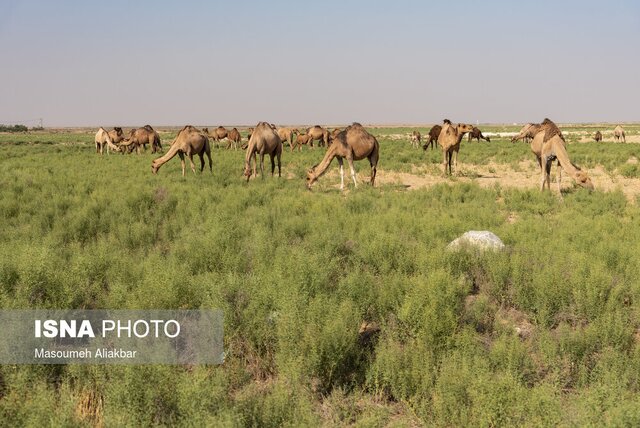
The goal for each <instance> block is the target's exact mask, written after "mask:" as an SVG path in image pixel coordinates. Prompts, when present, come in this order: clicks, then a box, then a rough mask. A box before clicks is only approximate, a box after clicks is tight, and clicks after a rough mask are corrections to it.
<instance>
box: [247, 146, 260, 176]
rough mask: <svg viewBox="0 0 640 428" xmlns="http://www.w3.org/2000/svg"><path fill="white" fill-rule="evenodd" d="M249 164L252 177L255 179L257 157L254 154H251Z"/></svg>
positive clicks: (256, 174)
mask: <svg viewBox="0 0 640 428" xmlns="http://www.w3.org/2000/svg"><path fill="white" fill-rule="evenodd" d="M249 162H250V163H251V169H252V171H253V176H254V177H257V176H258V173H257V172H256V169H257V168H258V156H257V154H256V152H253V153H252V154H251V159H250V160H249Z"/></svg>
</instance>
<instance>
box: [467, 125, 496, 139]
mask: <svg viewBox="0 0 640 428" xmlns="http://www.w3.org/2000/svg"><path fill="white" fill-rule="evenodd" d="M474 138H475V139H476V140H478V143H479V142H480V139H481V138H482V139H483V140H485V141H486V142H487V143H490V142H491V139H490V138H489V137H485V136H484V135H482V131H480V129H478V128H476V127H475V126H474V127H473V129H472V130H471V132H469V140H468V141H469V142H471V140H473V139H474Z"/></svg>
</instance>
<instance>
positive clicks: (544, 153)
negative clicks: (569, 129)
mask: <svg viewBox="0 0 640 428" xmlns="http://www.w3.org/2000/svg"><path fill="white" fill-rule="evenodd" d="M540 125H541V130H540V131H539V132H538V133H537V134H536V135H535V136H534V137H533V140H532V141H531V150H532V151H534V147H535V148H536V149H537V148H538V147H540V146H541V151H540V156H539V159H538V163H539V164H540V169H541V180H540V190H544V185H545V183H546V184H547V189H549V190H550V184H551V178H550V172H551V163H552V162H553V161H554V160H556V159H557V161H558V166H559V167H561V168H559V169H558V180H557V181H558V193H559V194H560V196H562V193H560V182H561V181H562V170H563V169H564V170H565V171H567V173H568V174H569V175H570V176H571V177H572V178H573V179H574V180H575V181H576V183H578V185H579V186H582V187H584V188H586V189H589V190H593V183H592V182H591V179H590V178H589V176H588V175H587V173H586V172H584V171H582V170H581V169H580V168H579V167H578V166H576V165H575V164H574V163H573V162H571V160H570V159H569V154H568V153H567V149H566V142H565V140H564V136H563V135H562V132H561V131H560V129H558V127H557V126H556V124H555V123H553V122H552V121H551V120H549V119H545V120H544V121H543V122H542V123H541V124H540ZM534 153H535V151H534ZM536 156H538V155H536Z"/></svg>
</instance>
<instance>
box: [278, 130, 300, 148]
mask: <svg viewBox="0 0 640 428" xmlns="http://www.w3.org/2000/svg"><path fill="white" fill-rule="evenodd" d="M297 134H298V130H297V129H295V128H278V137H280V140H282V144H284V143H285V142H286V141H288V142H289V148H290V149H291V151H293V137H294V135H297Z"/></svg>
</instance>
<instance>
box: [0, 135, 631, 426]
mask: <svg viewBox="0 0 640 428" xmlns="http://www.w3.org/2000/svg"><path fill="white" fill-rule="evenodd" d="M485 128H486V129H487V130H490V131H501V132H504V131H514V130H517V129H518V128H519V127H508V128H504V131H503V127H493V128H492V127H485ZM485 128H483V130H484V129H485ZM565 129H566V128H564V127H563V130H565ZM626 129H627V130H628V133H627V135H628V136H629V135H631V136H633V135H638V133H639V131H640V127H637V126H636V127H626ZM421 131H423V134H424V133H426V131H427V130H426V129H421ZM579 131H582V128H576V132H579ZM408 132H409V130H408V129H406V128H397V129H385V128H376V129H373V130H372V133H374V134H376V135H378V136H379V138H380V142H381V155H380V163H379V168H380V171H381V172H379V176H380V179H381V184H380V185H378V186H376V187H375V188H371V187H370V186H368V185H364V184H363V185H361V186H359V187H358V188H357V189H353V187H352V186H350V187H349V190H348V191H347V192H345V193H341V192H340V191H339V190H338V189H337V186H336V185H337V184H338V182H339V178H338V176H337V175H336V173H335V171H336V169H337V164H336V163H334V165H332V167H331V170H332V171H333V172H332V173H331V174H329V175H327V176H325V177H322V178H321V179H320V181H319V182H318V183H317V186H316V187H314V189H313V190H312V191H308V190H307V189H306V188H305V186H304V178H303V177H304V175H305V171H306V169H307V168H308V167H310V166H311V165H313V164H315V163H317V162H319V160H320V159H321V157H322V155H323V150H315V151H310V150H308V149H307V148H305V149H304V151H303V152H302V153H297V152H296V153H290V152H289V151H288V149H286V150H285V152H284V154H283V177H282V178H280V179H278V178H277V177H275V178H271V177H267V178H266V179H264V180H262V179H260V178H258V179H252V180H251V181H250V182H249V183H245V182H244V180H243V179H242V167H243V158H244V154H243V153H242V152H241V151H235V152H234V151H227V150H224V149H214V150H213V163H214V165H213V174H210V173H209V172H208V170H205V173H204V174H200V173H197V174H195V175H194V174H192V173H190V171H188V172H189V174H188V175H187V176H186V177H185V178H182V177H181V175H180V162H179V160H178V159H177V158H176V159H174V160H172V161H171V162H169V163H168V164H166V165H165V166H163V167H162V168H161V169H160V171H159V174H158V175H157V176H153V175H152V174H151V168H150V167H151V159H152V155H151V154H149V152H147V153H146V154H143V155H140V156H137V155H126V156H124V155H118V154H116V155H113V154H112V155H111V156H107V155H104V156H102V157H101V156H99V155H96V154H95V153H94V148H93V143H92V142H93V134H92V133H90V132H85V131H78V132H70V131H67V132H58V133H51V132H47V131H42V132H36V133H24V134H0V218H2V225H3V227H2V228H1V229H0V307H2V308H5V309H6V308H25V309H26V308H87V309H89V308H117V309H150V308H154V309H156V308H158V309H162V308H167V309H174V308H180V309H187V308H189V309H198V308H220V309H222V310H223V311H224V316H225V351H226V360H225V362H224V364H222V365H220V366H193V367H191V366H190V367H182V366H162V365H156V366H131V367H127V366H83V365H58V366H9V365H3V366H1V367H0V426H22V425H30V426H48V425H55V426H91V425H104V426H121V425H131V426H149V425H186V426H259V427H276V426H318V425H325V426H343V425H355V426H381V425H390V426H420V425H427V426H520V425H524V426H602V425H613V426H639V425H640V394H639V393H640V279H639V278H640V257H638V255H639V254H640V221H639V219H640V208H639V205H638V201H637V200H629V198H627V197H625V195H624V194H623V193H622V192H621V191H609V192H603V191H601V190H596V191H594V192H587V191H583V190H581V189H572V188H571V187H570V185H569V180H568V179H566V180H567V182H566V184H565V191H564V199H563V200H561V199H559V198H558V196H557V195H556V194H555V193H553V192H552V193H550V192H545V193H541V192H539V191H538V190H537V177H535V178H533V179H532V182H531V187H530V189H524V190H522V189H520V190H518V189H515V188H510V187H508V186H495V187H493V188H482V187H480V186H479V185H478V184H477V183H475V182H473V181H471V182H461V181H460V180H458V179H457V178H451V179H447V180H446V182H445V183H442V184H437V185H434V186H431V187H425V188H421V189H418V190H405V188H404V187H403V186H400V185H398V184H394V183H386V184H385V183H384V180H382V178H383V176H384V174H385V173H388V174H389V173H392V172H410V171H412V170H414V169H415V168H416V167H418V168H423V169H424V170H426V171H428V173H430V174H439V171H440V169H439V168H440V165H439V163H440V162H441V154H440V152H439V151H435V150H434V151H428V152H424V151H422V150H421V149H420V150H416V149H412V148H411V145H410V144H409V142H408V140H407V139H404V140H400V139H393V138H391V136H392V135H397V134H400V135H402V134H407V133H408ZM584 132H591V129H590V128H585V129H584ZM171 135H175V132H173V134H171V132H164V133H162V134H161V136H162V138H163V143H164V145H165V150H166V147H168V139H169V138H170V137H171ZM568 139H569V141H570V142H571V141H572V140H573V141H578V137H577V136H571V135H570V136H569V138H568ZM639 148H640V145H638V144H631V143H629V144H625V145H623V144H617V145H616V144H613V143H604V144H596V143H591V142H585V143H580V144H571V145H570V148H569V153H570V155H571V157H572V160H573V161H574V162H575V163H577V164H579V165H580V166H582V167H584V168H593V167H595V166H598V165H599V166H601V167H602V168H604V170H605V171H607V172H609V173H611V174H622V175H624V176H626V177H631V178H634V177H635V178H637V177H638V174H639V171H638V165H637V163H633V162H629V161H630V160H632V159H634V158H635V159H636V160H637V158H638V157H639V156H640V150H638V149H639ZM532 159H533V156H532V155H531V154H530V152H529V148H528V146H526V145H524V144H515V145H512V144H511V143H509V142H508V141H507V139H506V138H502V139H492V142H491V143H480V144H466V143H463V148H462V151H461V161H463V162H465V164H467V167H468V165H485V164H487V163H488V162H494V163H499V164H507V165H509V164H514V165H517V163H518V162H519V161H522V160H532ZM356 168H357V170H358V173H359V178H360V182H361V183H363V182H365V181H366V179H367V177H368V174H369V166H368V163H367V162H366V161H363V162H358V163H356ZM552 187H553V186H552ZM468 230H491V231H492V232H494V233H495V234H497V235H498V236H499V237H501V239H502V240H503V241H504V242H505V244H506V245H507V250H505V251H503V252H500V253H476V252H464V251H463V252H458V253H454V252H449V251H446V250H445V247H446V245H447V244H448V243H449V242H450V241H452V240H453V239H455V238H456V237H458V236H459V235H461V234H462V233H464V232H465V231H468ZM363 321H368V322H375V323H377V324H378V325H379V327H380V332H379V333H378V334H377V335H374V336H373V337H372V338H369V339H367V340H364V339H362V338H361V337H360V336H359V334H358V330H359V328H360V325H361V324H362V322H363Z"/></svg>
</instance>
